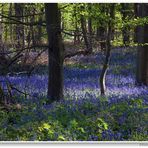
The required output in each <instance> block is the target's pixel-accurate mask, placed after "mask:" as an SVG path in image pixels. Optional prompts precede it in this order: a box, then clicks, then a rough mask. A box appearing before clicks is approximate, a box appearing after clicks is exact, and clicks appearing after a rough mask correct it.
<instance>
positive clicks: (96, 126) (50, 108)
mask: <svg viewBox="0 0 148 148" xmlns="http://www.w3.org/2000/svg"><path fill="white" fill-rule="evenodd" d="M74 58H76V60H80V62H79V63H81V62H82V60H83V62H82V63H81V65H78V64H77V65H74V64H73V65H71V66H67V65H64V99H63V100H61V101H59V102H54V103H52V104H50V105H46V101H47V99H46V93H47V75H46V74H43V75H41V74H40V75H39V74H37V73H36V74H34V75H32V76H30V77H27V76H9V77H7V78H8V79H9V81H11V83H12V84H13V85H15V86H16V87H17V88H18V89H19V90H21V91H23V92H26V93H27V94H30V95H23V94H21V93H19V92H17V91H15V90H14V91H13V96H14V97H13V99H14V100H15V102H17V103H19V104H21V106H22V108H21V109H20V110H15V109H14V110H12V111H11V112H9V113H6V112H5V111H2V110H0V112H1V113H0V140H1V141H148V87H146V86H137V85H135V73H136V49H125V48H118V49H113V51H112V56H111V62H110V66H109V69H108V72H107V76H106V86H107V90H106V96H100V88H99V76H100V72H101V68H102V61H103V59H104V56H103V54H101V53H97V54H94V55H91V56H88V57H87V56H85V57H82V56H80V57H79V58H78V57H73V60H74ZM92 61H93V62H92ZM0 80H1V83H2V85H3V88H5V87H6V84H5V82H2V80H5V77H2V76H1V77H0Z"/></svg>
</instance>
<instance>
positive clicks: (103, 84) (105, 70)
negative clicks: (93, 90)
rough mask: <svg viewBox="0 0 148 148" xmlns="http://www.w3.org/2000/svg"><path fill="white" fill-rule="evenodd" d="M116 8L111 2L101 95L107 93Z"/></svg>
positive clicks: (101, 77)
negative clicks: (107, 77) (107, 76)
mask: <svg viewBox="0 0 148 148" xmlns="http://www.w3.org/2000/svg"><path fill="white" fill-rule="evenodd" d="M114 9H115V4H111V7H110V18H111V20H109V23H108V32H107V39H106V58H105V62H104V65H103V69H102V72H101V75H100V91H101V95H105V90H106V85H105V79H106V73H107V69H108V66H109V62H110V56H111V38H112V31H113V24H112V21H113V18H114Z"/></svg>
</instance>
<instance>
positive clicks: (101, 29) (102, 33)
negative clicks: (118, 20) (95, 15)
mask: <svg viewBox="0 0 148 148" xmlns="http://www.w3.org/2000/svg"><path fill="white" fill-rule="evenodd" d="M98 6H99V7H101V13H103V14H105V13H107V12H106V9H105V5H100V4H99V5H98ZM103 21H104V20H100V21H99V22H98V27H97V31H96V32H97V33H96V34H97V38H98V40H99V41H100V47H101V51H106V36H107V27H106V25H105V24H104V22H103Z"/></svg>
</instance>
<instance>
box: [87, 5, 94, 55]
mask: <svg viewBox="0 0 148 148" xmlns="http://www.w3.org/2000/svg"><path fill="white" fill-rule="evenodd" d="M91 5H92V4H88V11H89V15H90V13H91V11H92V7H91ZM88 41H89V53H92V50H93V48H92V19H91V16H89V18H88Z"/></svg>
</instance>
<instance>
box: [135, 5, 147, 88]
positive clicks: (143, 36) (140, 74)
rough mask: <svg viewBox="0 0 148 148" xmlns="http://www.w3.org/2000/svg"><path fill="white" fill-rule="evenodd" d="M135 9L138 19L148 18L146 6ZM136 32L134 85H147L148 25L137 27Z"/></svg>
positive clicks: (138, 6)
mask: <svg viewBox="0 0 148 148" xmlns="http://www.w3.org/2000/svg"><path fill="white" fill-rule="evenodd" d="M136 7H137V14H138V17H141V18H143V17H147V16H148V4H137V5H136ZM136 31H137V32H136V35H137V37H136V40H137V42H138V44H139V45H138V47H137V48H138V49H137V73H136V83H137V84H139V85H141V84H144V85H148V45H147V44H148V24H145V25H144V26H138V27H137V29H136ZM140 44H143V45H140Z"/></svg>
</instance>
